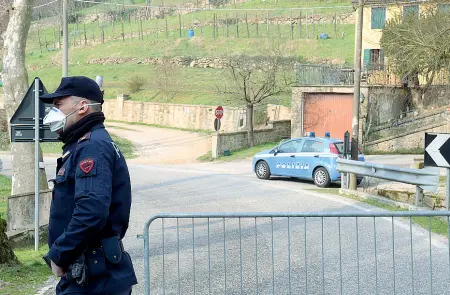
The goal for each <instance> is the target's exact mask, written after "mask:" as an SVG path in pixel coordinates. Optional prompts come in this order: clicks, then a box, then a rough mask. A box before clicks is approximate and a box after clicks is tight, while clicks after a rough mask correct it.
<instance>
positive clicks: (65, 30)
mask: <svg viewBox="0 0 450 295" xmlns="http://www.w3.org/2000/svg"><path fill="white" fill-rule="evenodd" d="M62 3H63V10H62V18H63V60H62V76H63V77H67V76H68V69H69V34H68V32H69V28H68V24H67V0H63V1H62Z"/></svg>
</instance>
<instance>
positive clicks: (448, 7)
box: [437, 3, 450, 13]
mask: <svg viewBox="0 0 450 295" xmlns="http://www.w3.org/2000/svg"><path fill="white" fill-rule="evenodd" d="M437 9H438V11H439V12H444V13H450V4H449V3H441V4H438V5H437Z"/></svg>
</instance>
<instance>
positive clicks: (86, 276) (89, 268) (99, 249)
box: [66, 236, 124, 287]
mask: <svg viewBox="0 0 450 295" xmlns="http://www.w3.org/2000/svg"><path fill="white" fill-rule="evenodd" d="M123 252H124V248H123V243H122V241H121V240H119V238H118V237H116V236H114V237H111V238H107V239H104V240H101V241H100V244H97V245H95V244H94V246H91V245H90V246H88V247H87V248H86V250H85V251H84V252H83V254H81V255H80V256H79V257H78V258H77V259H76V260H75V261H74V263H72V264H71V265H70V266H69V269H68V270H67V273H66V279H67V280H68V281H70V282H74V283H76V284H78V285H80V286H81V287H87V286H88V285H89V280H94V279H97V278H100V277H104V276H105V275H106V274H107V273H108V268H110V267H111V264H112V265H114V264H118V263H119V262H120V261H121V260H122V254H123ZM108 264H109V265H108Z"/></svg>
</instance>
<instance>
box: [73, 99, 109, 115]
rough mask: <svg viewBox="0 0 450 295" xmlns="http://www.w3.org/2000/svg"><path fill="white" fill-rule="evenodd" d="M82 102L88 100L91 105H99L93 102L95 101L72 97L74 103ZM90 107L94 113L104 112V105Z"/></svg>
mask: <svg viewBox="0 0 450 295" xmlns="http://www.w3.org/2000/svg"><path fill="white" fill-rule="evenodd" d="M82 100H87V101H88V103H89V104H91V103H92V104H94V103H98V101H93V100H89V99H86V98H82V97H78V96H72V101H73V102H74V103H78V102H80V101H82ZM89 107H90V108H91V110H92V112H101V111H102V105H101V104H96V105H92V106H89Z"/></svg>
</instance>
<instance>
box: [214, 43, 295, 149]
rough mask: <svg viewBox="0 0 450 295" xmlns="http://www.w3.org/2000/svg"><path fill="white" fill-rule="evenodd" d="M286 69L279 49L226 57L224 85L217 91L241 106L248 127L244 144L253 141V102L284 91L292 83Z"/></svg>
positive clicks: (260, 101)
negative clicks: (263, 53)
mask: <svg viewBox="0 0 450 295" xmlns="http://www.w3.org/2000/svg"><path fill="white" fill-rule="evenodd" d="M289 68H293V65H292V67H291V66H288V67H286V66H285V65H283V64H282V57H281V55H280V53H279V51H271V52H269V54H267V55H265V56H263V57H260V58H254V57H249V56H244V55H239V56H233V57H230V58H229V59H228V64H227V73H228V80H226V81H224V82H225V83H226V86H225V88H223V89H222V88H221V87H218V88H219V92H220V93H223V94H225V95H227V96H228V97H229V100H230V102H231V103H234V104H238V105H241V106H245V107H246V109H247V112H246V116H247V117H246V120H247V130H248V145H249V146H250V147H252V146H253V145H254V140H253V113H254V108H255V106H256V105H258V104H261V103H263V102H264V101H266V100H267V99H268V98H271V97H273V96H276V95H279V94H281V93H282V92H284V91H286V90H287V89H288V88H289V87H290V86H291V85H292V84H293V78H292V76H291V75H289V72H291V73H292V71H288V69H289Z"/></svg>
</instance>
